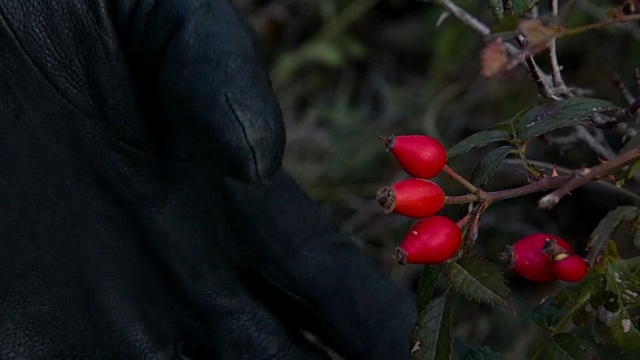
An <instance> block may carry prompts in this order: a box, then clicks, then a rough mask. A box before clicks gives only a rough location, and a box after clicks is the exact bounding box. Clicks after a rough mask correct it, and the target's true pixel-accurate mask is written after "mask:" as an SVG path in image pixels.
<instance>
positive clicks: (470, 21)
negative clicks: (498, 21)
mask: <svg viewBox="0 0 640 360" xmlns="http://www.w3.org/2000/svg"><path fill="white" fill-rule="evenodd" d="M435 3H436V4H438V5H440V6H442V7H443V8H445V9H447V11H449V12H450V13H451V14H452V15H453V16H455V17H456V18H458V19H459V20H460V21H462V22H463V23H465V24H467V25H469V27H471V28H472V29H474V30H475V31H476V32H478V33H479V34H480V35H482V36H487V35H489V34H491V29H489V27H488V26H487V25H485V24H484V23H483V22H482V21H480V20H478V19H477V18H475V17H473V16H472V15H471V14H469V13H468V12H467V11H465V10H464V9H462V8H461V7H459V6H458V5H456V4H454V3H453V2H452V1H451V0H435Z"/></svg>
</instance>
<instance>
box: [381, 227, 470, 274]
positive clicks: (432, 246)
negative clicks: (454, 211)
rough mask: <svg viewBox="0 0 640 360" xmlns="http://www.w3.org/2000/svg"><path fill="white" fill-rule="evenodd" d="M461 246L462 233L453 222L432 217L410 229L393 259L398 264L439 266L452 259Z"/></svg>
mask: <svg viewBox="0 0 640 360" xmlns="http://www.w3.org/2000/svg"><path fill="white" fill-rule="evenodd" d="M461 244H462V233H461V232H460V228H459V227H458V225H457V224H456V223H455V222H454V221H453V220H451V219H449V218H448V217H445V216H432V217H429V218H426V219H423V220H420V221H419V222H417V223H416V224H415V225H413V227H411V229H410V230H409V232H408V233H407V235H406V236H405V238H404V240H403V241H402V244H400V246H399V247H398V248H396V252H395V254H394V259H395V260H396V261H397V262H398V263H400V264H407V263H409V264H426V265H429V264H440V263H442V262H445V261H447V260H449V259H450V258H451V257H453V256H454V255H455V254H456V253H457V252H458V249H460V245H461Z"/></svg>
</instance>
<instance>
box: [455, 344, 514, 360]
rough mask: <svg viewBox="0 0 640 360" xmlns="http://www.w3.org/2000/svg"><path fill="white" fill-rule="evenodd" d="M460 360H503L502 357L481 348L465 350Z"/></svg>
mask: <svg viewBox="0 0 640 360" xmlns="http://www.w3.org/2000/svg"><path fill="white" fill-rule="evenodd" d="M461 360H504V356H502V355H500V354H498V353H495V352H493V351H491V350H489V348H487V347H484V346H482V347H474V348H471V349H469V350H467V351H466V352H465V353H464V355H463V356H462V358H461Z"/></svg>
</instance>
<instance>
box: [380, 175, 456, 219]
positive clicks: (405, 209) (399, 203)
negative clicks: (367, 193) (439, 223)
mask: <svg viewBox="0 0 640 360" xmlns="http://www.w3.org/2000/svg"><path fill="white" fill-rule="evenodd" d="M376 199H377V200H378V202H379V203H380V205H381V206H382V208H384V211H385V212H386V213H390V212H395V213H397V214H400V215H404V216H407V217H412V218H417V219H420V218H426V217H429V216H431V215H435V214H436V213H437V212H438V211H440V209H442V207H443V206H444V201H445V194H444V191H442V188H440V186H438V184H436V183H433V182H431V181H429V180H424V179H417V178H411V179H406V180H402V181H398V182H397V183H395V184H393V185H391V186H385V187H383V188H381V189H380V190H378V194H377V196H376Z"/></svg>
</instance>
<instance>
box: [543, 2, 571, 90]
mask: <svg viewBox="0 0 640 360" xmlns="http://www.w3.org/2000/svg"><path fill="white" fill-rule="evenodd" d="M549 10H550V11H551V14H552V15H553V16H554V17H556V18H557V17H558V0H549ZM548 48H549V59H550V62H551V79H552V82H553V86H554V87H555V88H556V91H557V90H560V92H561V93H562V94H570V92H569V91H568V89H567V85H565V83H564V80H563V79H562V74H561V71H562V68H561V67H560V63H559V62H558V53H557V51H556V39H555V38H553V39H552V40H551V41H550V42H549V45H548Z"/></svg>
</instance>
